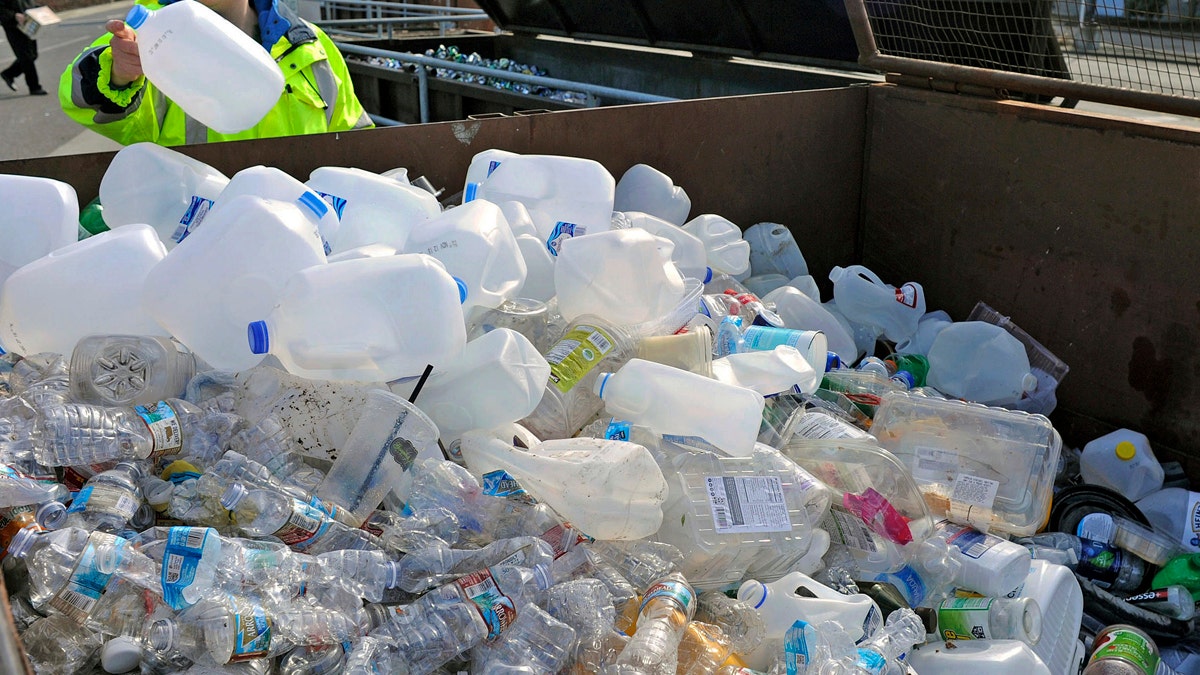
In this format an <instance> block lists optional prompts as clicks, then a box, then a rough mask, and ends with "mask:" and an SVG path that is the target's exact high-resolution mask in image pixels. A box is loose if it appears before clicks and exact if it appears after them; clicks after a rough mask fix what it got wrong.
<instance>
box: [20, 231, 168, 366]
mask: <svg viewBox="0 0 1200 675" xmlns="http://www.w3.org/2000/svg"><path fill="white" fill-rule="evenodd" d="M166 255H167V249H166V248H164V247H163V244H162V242H161V241H159V239H158V235H156V234H155V233H154V230H153V229H151V228H150V226H148V225H130V226H129V227H122V228H118V229H116V230H110V231H108V232H103V233H101V234H98V235H95V236H93V237H88V238H87V239H84V240H83V241H79V242H76V243H74V244H71V245H70V246H64V247H63V248H60V249H57V250H55V251H52V252H50V254H48V255H46V256H44V257H41V258H38V259H37V260H35V261H33V262H31V263H29V264H27V265H25V266H23V267H21V268H20V269H18V270H17V271H16V272H13V273H12V275H11V276H9V277H8V279H7V280H5V282H4V285H3V286H0V349H3V350H5V351H10V352H17V353H20V354H37V353H39V352H54V353H56V354H62V355H63V356H68V357H69V356H70V354H71V352H72V351H73V350H74V349H75V343H76V342H78V341H79V340H80V339H81V338H83V337H85V336H88V335H93V334H100V333H112V334H117V333H121V334H128V335H165V334H166V333H164V331H163V329H162V328H160V327H159V325H158V324H157V323H155V321H154V318H153V317H152V316H151V315H150V314H148V313H147V312H146V311H145V310H144V309H142V306H141V304H140V303H139V302H138V296H139V295H140V294H141V290H142V284H143V283H144V282H145V280H146V278H147V274H148V273H149V272H150V271H151V270H152V269H153V268H154V267H156V266H157V265H158V264H159V263H160V262H161V261H162V260H164V259H165V257H166Z"/></svg>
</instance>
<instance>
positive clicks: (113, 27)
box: [58, 0, 374, 146]
mask: <svg viewBox="0 0 1200 675" xmlns="http://www.w3.org/2000/svg"><path fill="white" fill-rule="evenodd" d="M174 1H176V0H165V2H161V3H158V2H153V1H152V0H142V2H141V4H144V5H146V7H147V8H149V9H152V10H154V9H159V8H161V7H162V6H164V5H165V4H169V3H170V2H174ZM180 1H188V2H191V1H193V0H180ZM201 1H202V2H203V3H204V4H205V5H207V6H208V7H210V8H211V9H213V10H215V11H216V12H217V13H218V14H220V15H221V16H223V17H225V18H226V19H227V20H229V21H230V22H231V23H233V24H234V25H236V26H238V27H240V28H241V29H242V30H244V31H245V32H246V33H247V34H248V35H250V36H251V37H253V38H255V39H256V40H257V41H258V42H260V43H261V44H262V46H263V48H265V49H266V50H267V51H268V52H270V54H271V56H272V57H273V58H274V59H275V62H276V63H277V64H279V68H280V70H282V71H283V75H284V79H285V81H286V84H285V86H284V90H283V94H282V95H281V96H280V97H279V102H278V103H276V104H275V107H274V108H272V109H271V110H270V111H269V112H268V113H267V114H266V116H265V117H263V119H262V120H260V121H259V123H258V124H256V125H254V126H253V127H251V128H249V129H247V130H245V131H242V132H239V133H236V134H222V133H218V132H216V131H213V130H211V129H208V128H207V127H205V126H204V125H203V124H202V123H200V122H198V121H197V120H195V119H193V118H192V117H190V116H189V115H188V114H187V113H186V112H184V111H183V109H181V108H180V107H179V106H178V105H176V104H175V103H174V102H173V101H171V100H170V99H168V98H167V97H166V96H165V95H163V93H162V92H161V91H159V90H158V89H157V88H156V87H155V86H154V84H153V83H151V82H148V81H146V77H145V75H143V74H142V72H141V62H140V60H139V59H138V57H137V44H136V39H137V36H136V33H135V32H134V31H133V29H131V28H130V27H129V26H127V25H125V23H124V22H123V21H120V20H113V21H109V22H108V24H107V25H106V26H105V28H107V29H108V30H109V33H108V34H106V35H104V36H102V37H100V38H99V39H97V40H96V41H95V42H93V43H92V45H91V46H90V47H88V48H87V49H86V50H85V51H84V52H83V53H82V54H80V55H79V56H78V57H77V58H76V59H75V60H74V61H73V62H72V63H71V65H70V66H68V67H67V69H66V71H65V72H63V74H62V78H61V79H60V81H59V90H58V97H59V103H60V104H61V105H62V109H63V112H65V113H66V114H67V116H68V117H70V118H71V119H74V120H75V121H76V122H79V123H80V124H82V125H84V126H86V127H88V128H90V129H93V130H94V131H97V132H99V133H101V134H103V135H104V136H107V137H109V138H111V139H113V140H114V141H117V142H118V143H121V144H124V145H130V144H133V143H140V142H145V141H148V142H152V143H158V144H159V145H167V146H171V145H183V144H194V143H205V142H214V141H232V140H240V139H249V138H269V137H272V136H292V135H297V134H316V133H324V132H327V131H349V130H351V129H363V128H368V127H372V126H374V125H373V124H372V122H371V119H370V117H368V116H367V113H366V112H365V111H364V110H363V107H362V104H361V103H359V101H358V98H357V97H356V96H355V95H354V86H353V84H352V83H351V81H350V74H349V72H348V71H347V69H346V61H345V59H344V58H343V57H342V54H341V52H339V51H338V49H337V47H336V46H335V45H334V44H333V41H332V40H330V38H329V36H328V35H326V34H325V32H324V31H322V30H321V29H320V28H318V27H316V26H314V25H312V24H310V23H308V22H307V21H304V20H303V19H301V18H300V17H299V16H297V15H296V14H295V12H293V11H292V10H291V9H290V8H288V7H287V6H285V5H282V4H279V2H278V0H201Z"/></svg>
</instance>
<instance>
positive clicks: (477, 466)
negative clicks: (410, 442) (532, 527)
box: [460, 432, 667, 540]
mask: <svg viewBox="0 0 1200 675" xmlns="http://www.w3.org/2000/svg"><path fill="white" fill-rule="evenodd" d="M460 449H461V451H462V457H463V460H465V461H466V464H467V467H468V468H469V469H470V470H471V472H472V473H474V474H475V475H476V476H477V477H480V478H483V477H485V476H488V475H490V474H492V473H493V472H495V471H502V472H505V473H507V474H509V475H511V476H512V477H513V478H515V479H516V480H517V482H519V483H520V485H521V487H522V488H524V489H525V491H526V492H528V493H529V496H531V497H533V498H534V499H536V500H538V501H540V502H544V503H546V505H547V506H549V507H550V508H552V509H554V510H555V511H556V512H558V514H559V515H560V516H562V517H563V518H564V519H566V520H568V521H570V523H571V524H572V525H573V526H575V527H576V528H578V529H579V530H581V531H583V532H585V533H587V534H588V535H589V536H591V537H595V538H596V539H604V540H629V539H642V538H644V537H648V536H650V535H652V534H654V533H655V532H657V531H658V529H659V527H660V526H661V525H662V519H663V512H662V508H661V507H662V504H663V501H665V500H666V498H667V481H666V478H664V477H663V472H662V469H660V468H659V466H658V464H657V463H656V462H655V461H654V456H653V455H651V454H650V451H649V450H647V449H646V448H645V447H643V446H641V445H638V444H636V443H629V442H626V441H610V440H605V439H600V438H565V439H559V440H550V441H545V442H542V443H538V444H535V445H534V446H533V447H532V448H529V449H528V450H524V449H520V448H516V447H514V446H513V445H512V444H511V443H509V442H507V441H504V440H500V439H497V438H495V437H493V436H490V435H488V434H486V433H478V432H468V433H466V434H464V435H463V437H462V443H461V445H460Z"/></svg>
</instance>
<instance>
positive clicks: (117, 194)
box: [100, 3, 262, 250]
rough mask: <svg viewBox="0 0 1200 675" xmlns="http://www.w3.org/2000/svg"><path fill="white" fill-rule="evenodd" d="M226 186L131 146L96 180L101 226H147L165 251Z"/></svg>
mask: <svg viewBox="0 0 1200 675" xmlns="http://www.w3.org/2000/svg"><path fill="white" fill-rule="evenodd" d="M184 4H188V3H184ZM191 4H199V3H191ZM206 9H207V8H206ZM221 21H225V20H224V19H221ZM225 23H228V22H227V21H225ZM258 49H259V51H262V48H261V47H259V48H258ZM228 184H229V178H227V177H226V176H225V174H223V173H221V172H220V171H217V170H216V169H214V168H212V167H211V166H209V165H207V164H205V163H204V162H201V161H200V160H198V159H192V158H191V157H188V156H187V155H185V154H183V153H181V152H178V151H175V150H172V149H170V148H164V147H162V146H161V145H158V144H155V143H134V144H133V145H130V146H127V147H125V148H122V149H121V150H120V151H119V152H117V154H116V155H114V156H113V158H112V161H111V162H109V164H108V169H106V170H105V171H104V177H103V178H101V179H100V203H101V204H103V205H104V222H105V223H107V224H108V226H109V227H112V228H115V227H120V226H122V225H131V224H133V223H145V224H147V225H150V226H151V227H153V228H154V230H155V231H156V232H158V237H159V239H161V240H162V242H163V244H165V245H166V246H167V249H168V250H170V249H172V248H174V247H175V245H176V244H178V243H179V242H180V241H183V240H184V239H185V238H186V237H187V236H188V234H189V233H190V232H191V231H192V229H194V228H196V227H197V226H199V225H200V223H201V222H202V221H203V220H204V218H205V216H207V215H208V211H209V209H211V208H212V205H213V202H215V201H216V199H217V197H219V196H220V195H221V191H222V190H224V189H225V186H226V185H228Z"/></svg>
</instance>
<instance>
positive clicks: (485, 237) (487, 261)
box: [404, 199, 526, 314]
mask: <svg viewBox="0 0 1200 675" xmlns="http://www.w3.org/2000/svg"><path fill="white" fill-rule="evenodd" d="M404 252H405V253H424V254H426V255H430V256H433V257H434V258H437V259H438V260H440V261H441V263H442V264H443V265H445V266H446V270H447V271H448V272H450V274H452V275H453V276H454V278H456V279H462V281H463V282H464V283H465V284H466V287H467V299H466V300H464V301H463V306H462V308H463V312H464V313H468V314H469V313H470V311H471V310H472V309H473V308H475V307H482V308H485V309H490V308H493V307H497V306H499V305H500V304H501V303H503V302H504V301H505V300H508V299H511V298H515V297H518V296H519V294H520V291H521V288H522V286H524V285H525V274H526V267H525V258H524V257H523V256H522V255H521V250H520V248H518V247H517V240H516V238H515V237H513V232H512V228H510V227H509V226H508V222H507V220H506V219H505V218H504V213H503V212H502V211H501V210H500V207H498V206H496V205H495V204H493V203H491V202H489V201H485V200H482V199H476V200H475V201H473V202H470V203H468V204H464V205H462V206H459V207H456V208H453V209H450V210H448V211H446V212H444V213H442V214H440V215H438V216H434V217H433V218H431V219H429V220H427V221H425V222H424V223H421V225H420V227H417V228H415V229H414V230H413V231H412V232H411V233H409V235H408V243H407V244H405V247H404Z"/></svg>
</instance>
